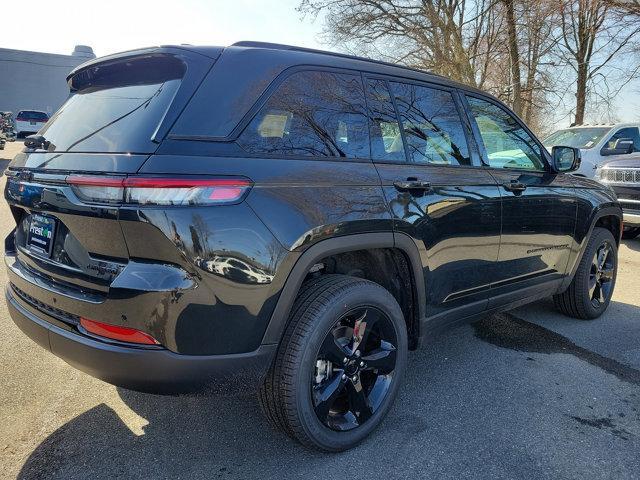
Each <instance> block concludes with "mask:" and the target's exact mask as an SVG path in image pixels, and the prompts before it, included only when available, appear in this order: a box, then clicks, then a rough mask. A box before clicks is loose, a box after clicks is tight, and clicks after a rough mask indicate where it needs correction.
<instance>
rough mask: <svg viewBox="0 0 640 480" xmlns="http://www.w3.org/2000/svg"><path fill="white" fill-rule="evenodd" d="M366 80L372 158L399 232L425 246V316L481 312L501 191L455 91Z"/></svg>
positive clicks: (496, 235) (495, 249) (442, 317)
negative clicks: (474, 140) (470, 139)
mask: <svg viewBox="0 0 640 480" xmlns="http://www.w3.org/2000/svg"><path fill="white" fill-rule="evenodd" d="M366 85H367V90H368V103H369V109H370V117H371V150H372V158H373V160H374V163H375V165H376V167H377V169H378V171H379V173H380V177H381V179H382V184H383V187H384V192H385V195H386V198H387V201H388V202H389V207H390V210H391V213H392V215H393V217H394V220H395V230H396V232H397V233H398V234H404V235H408V236H410V237H411V238H412V239H413V240H414V242H415V244H416V245H417V246H418V249H419V251H420V255H421V257H422V263H423V274H424V277H425V285H426V288H427V316H428V317H430V318H431V321H433V322H434V323H436V321H437V323H438V324H441V321H442V323H447V322H448V321H449V320H454V319H458V318H463V317H464V316H465V315H468V314H473V313H477V312H481V311H482V310H484V308H485V307H486V302H487V298H488V291H489V286H490V283H491V280H492V275H493V273H492V271H493V267H494V265H495V262H496V260H497V256H498V244H499V239H500V193H499V191H498V187H497V185H496V183H495V181H494V179H493V178H492V177H491V175H490V174H489V173H488V172H486V171H485V170H483V169H482V168H480V167H479V162H478V159H477V155H476V154H475V147H474V146H473V144H470V143H469V142H468V135H467V132H468V125H467V124H465V122H464V121H463V116H462V115H461V114H460V108H459V104H458V99H457V93H456V92H455V91H453V90H450V89H447V88H445V87H441V86H439V85H430V84H419V83H409V82H404V81H396V80H395V79H385V78H374V77H371V78H367V79H366ZM396 111H397V113H396ZM398 118H400V122H398ZM474 156H475V157H476V160H475V161H474V160H473V158H474Z"/></svg>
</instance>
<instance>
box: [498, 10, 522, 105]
mask: <svg viewBox="0 0 640 480" xmlns="http://www.w3.org/2000/svg"><path fill="white" fill-rule="evenodd" d="M513 1H514V0H503V3H504V6H505V10H506V12H505V13H506V15H505V16H506V21H507V35H508V38H509V40H508V41H509V60H510V62H511V84H512V88H513V103H512V105H511V108H513V111H514V112H515V113H516V115H522V84H521V80H520V53H519V51H518V37H517V34H516V20H515V14H514V7H513Z"/></svg>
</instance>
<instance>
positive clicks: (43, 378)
mask: <svg viewBox="0 0 640 480" xmlns="http://www.w3.org/2000/svg"><path fill="white" fill-rule="evenodd" d="M18 148H20V144H18V143H14V144H8V145H7V149H6V150H5V151H4V152H2V151H0V159H1V158H3V157H4V158H11V156H12V155H13V154H14V153H15V152H17V151H18ZM6 163H7V162H6V161H4V162H3V161H1V160H0V167H1V168H4V167H5V166H6ZM3 185H4V181H2V186H3ZM12 224H13V220H12V219H11V217H10V213H9V210H8V209H7V208H6V206H5V205H4V204H2V205H0V229H1V230H2V232H1V233H2V235H3V236H4V235H5V234H6V233H8V231H9V230H10V229H11V227H12ZM639 272H640V241H638V240H636V241H626V242H624V245H623V246H622V247H621V249H620V270H619V276H618V284H617V286H616V291H615V295H614V298H613V302H612V304H611V306H610V308H609V310H608V311H607V313H606V314H605V315H604V316H603V317H602V318H601V319H600V320H597V321H591V322H581V321H577V320H572V319H569V318H565V317H563V316H561V315H559V314H557V313H556V312H555V311H554V310H553V308H552V305H551V304H550V303H549V302H548V301H542V302H539V303H536V304H533V305H529V306H527V307H522V308H520V309H518V310H515V311H514V312H511V313H510V314H502V315H497V316H494V317H492V318H490V319H486V320H483V321H480V322H477V323H475V324H473V325H467V326H463V327H460V328H457V329H455V330H452V331H449V332H447V333H444V334H442V335H440V336H438V337H436V338H433V339H431V340H430V341H429V342H428V344H427V345H426V346H425V348H423V349H422V350H420V351H418V352H415V353H412V354H411V355H410V357H409V358H410V361H409V371H408V375H407V378H406V381H405V385H404V386H403V388H402V390H401V393H400V396H399V398H398V400H397V402H396V404H395V407H394V409H393V411H392V412H391V413H390V415H389V416H388V417H387V419H386V420H385V422H384V424H383V426H382V428H380V429H379V430H377V432H376V433H375V434H374V435H373V436H372V437H371V438H370V439H368V440H367V441H366V442H365V443H363V444H362V445H361V446H360V447H358V448H356V449H353V450H351V451H349V452H346V453H343V454H337V455H323V454H318V453H314V452H309V451H307V450H305V449H303V448H301V447H299V446H298V445H297V444H296V443H294V442H292V441H291V440H289V439H288V438H286V437H284V436H283V435H281V434H279V433H275V432H273V431H272V430H270V429H269V427H268V426H267V424H266V422H265V421H264V420H263V419H262V417H261V416H260V413H259V411H258V406H257V403H256V401H255V399H254V397H253V396H216V397H214V396H177V397H162V396H154V395H147V394H140V393H135V392H130V391H127V390H123V389H118V388H116V387H113V386H111V385H107V384H105V383H103V382H101V381H99V380H95V379H93V378H91V377H89V376H88V375H85V374H83V373H80V372H78V371H76V370H74V369H73V368H71V367H69V366H68V365H66V364H65V363H64V362H63V361H61V360H59V359H58V358H56V357H54V356H53V355H52V354H50V353H49V352H47V351H45V350H43V349H41V348H39V347H37V346H36V345H35V344H34V343H32V342H31V341H30V340H29V339H27V338H26V337H25V336H24V335H23V334H22V333H21V332H20V331H19V330H18V328H17V327H16V326H15V325H14V324H13V323H12V321H11V320H10V319H9V316H8V314H7V309H6V306H5V304H4V300H2V301H0V372H1V376H0V419H1V420H2V421H0V478H16V477H17V478H22V479H31V478H47V479H87V478H117V477H126V478H185V479H199V478H225V479H235V478H238V479H253V478H261V479H266V478H278V479H281V478H313V479H317V478H327V479H333V478H336V479H344V478H366V477H368V478H387V479H390V478H427V477H435V478H456V479H457V478H461V477H464V478H487V477H492V478H505V479H507V478H508V479H514V478H550V479H551V478H553V479H556V478H615V479H620V478H640V456H639V454H638V452H640V275H638V273H639ZM0 283H1V284H2V285H1V286H2V288H3V289H4V286H5V283H6V275H5V273H4V268H2V269H0Z"/></svg>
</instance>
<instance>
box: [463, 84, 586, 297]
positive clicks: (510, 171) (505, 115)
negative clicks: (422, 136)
mask: <svg viewBox="0 0 640 480" xmlns="http://www.w3.org/2000/svg"><path fill="white" fill-rule="evenodd" d="M466 101H467V103H468V107H469V108H468V110H469V112H470V113H471V117H472V121H473V123H474V125H473V127H474V130H475V131H476V134H477V136H479V137H480V139H479V142H478V143H480V144H481V146H482V147H483V150H484V151H483V153H482V155H483V161H484V162H485V164H486V165H487V167H488V168H487V171H488V172H489V173H491V175H492V176H493V177H494V178H495V180H496V182H497V183H498V185H499V186H500V192H501V195H502V235H501V239H500V252H499V254H498V265H497V267H498V270H497V274H498V278H497V280H496V281H495V282H494V283H493V284H492V286H491V300H490V302H489V308H492V307H494V306H499V305H502V304H506V303H510V302H511V301H514V300H517V299H522V298H525V297H527V296H530V295H536V294H540V293H545V292H547V293H549V294H551V293H553V291H550V289H552V288H554V286H557V284H558V283H559V282H560V281H561V280H562V278H563V277H564V275H565V273H566V269H567V263H568V260H569V253H570V252H571V245H572V241H573V240H572V239H573V234H574V229H575V223H576V208H577V203H576V200H575V194H574V188H573V185H572V182H571V178H570V177H569V176H568V175H565V174H557V173H553V172H552V171H551V169H550V168H549V164H548V161H547V158H546V157H545V156H544V154H543V147H542V146H541V145H540V143H539V142H537V141H536V140H535V139H534V137H533V136H532V135H531V134H530V133H529V132H528V131H527V130H526V129H525V128H524V126H523V125H522V124H521V123H520V122H519V120H518V119H517V118H516V117H515V116H514V115H512V114H511V113H510V112H509V111H507V110H506V109H504V108H503V107H502V106H500V105H498V104H497V103H494V102H493V101H490V100H488V99H484V98H480V97H476V96H469V95H467V96H466Z"/></svg>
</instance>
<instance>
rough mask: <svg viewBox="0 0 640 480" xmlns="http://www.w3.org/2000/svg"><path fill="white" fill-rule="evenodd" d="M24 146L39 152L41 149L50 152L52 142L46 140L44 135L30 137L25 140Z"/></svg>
mask: <svg viewBox="0 0 640 480" xmlns="http://www.w3.org/2000/svg"><path fill="white" fill-rule="evenodd" d="M24 144H25V146H26V147H27V148H32V149H34V150H37V149H39V148H40V149H43V150H49V146H50V145H51V142H49V140H47V139H45V138H44V137H43V136H42V135H29V136H28V137H27V138H25V140H24Z"/></svg>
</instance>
